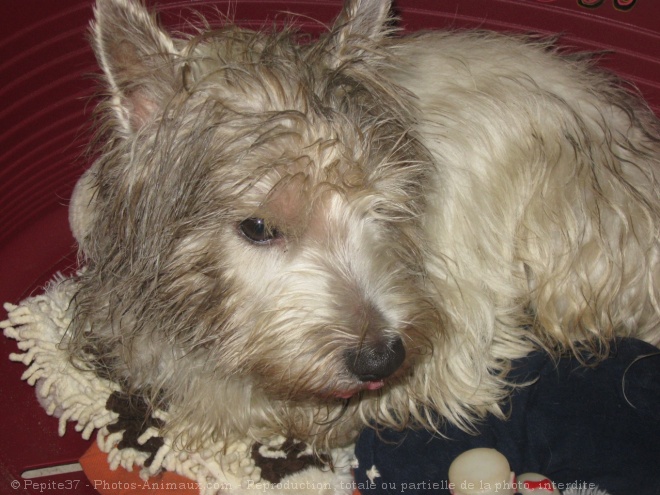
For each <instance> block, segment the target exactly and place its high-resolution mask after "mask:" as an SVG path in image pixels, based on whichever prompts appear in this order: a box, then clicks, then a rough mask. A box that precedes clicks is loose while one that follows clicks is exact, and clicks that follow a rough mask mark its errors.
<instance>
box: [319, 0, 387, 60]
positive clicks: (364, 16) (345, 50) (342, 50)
mask: <svg viewBox="0 0 660 495" xmlns="http://www.w3.org/2000/svg"><path fill="white" fill-rule="evenodd" d="M391 8H392V2H391V1H390V0H346V2H345V3H344V8H343V9H342V11H341V13H340V14H339V16H338V17H337V20H336V21H335V23H334V26H333V28H332V31H331V35H332V38H333V41H334V43H335V55H336V57H337V59H338V60H339V61H340V62H341V61H342V60H344V59H347V58H352V57H355V56H356V55H362V54H364V53H368V51H369V47H370V46H372V47H373V46H374V45H377V44H378V43H379V42H380V41H381V40H382V39H383V37H384V36H386V35H387V34H388V33H390V32H391V28H390V23H391V21H392V17H391V16H390V12H391Z"/></svg>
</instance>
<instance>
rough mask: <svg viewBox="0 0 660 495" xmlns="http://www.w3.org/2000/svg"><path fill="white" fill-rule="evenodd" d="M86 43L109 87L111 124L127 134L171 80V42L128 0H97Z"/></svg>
mask: <svg viewBox="0 0 660 495" xmlns="http://www.w3.org/2000/svg"><path fill="white" fill-rule="evenodd" d="M94 14H95V20H94V21H93V22H92V26H91V28H92V44H93V48H94V52H95V54H96V58H97V60H98V62H99V65H100V66H101V69H102V70H103V72H104V75H105V80H106V83H107V86H108V89H109V91H110V101H109V104H110V106H111V107H112V110H113V112H112V113H114V116H115V119H116V125H115V127H116V130H117V131H118V132H119V133H120V134H125V135H130V134H132V133H134V132H135V131H137V130H138V129H139V128H140V127H141V126H142V125H143V124H144V123H145V122H147V121H148V120H149V119H150V118H151V116H152V115H153V113H154V111H155V109H157V108H158V106H159V104H160V102H162V101H163V97H164V94H166V92H167V91H168V89H170V90H171V88H172V87H173V85H174V81H175V71H174V60H175V54H176V48H175V46H174V43H173V41H172V38H171V37H170V36H169V35H168V34H167V33H166V32H165V31H164V30H163V29H161V27H160V26H159V24H158V22H157V21H156V19H155V18H154V16H153V15H152V14H151V13H149V12H148V11H147V10H146V8H145V7H144V6H143V5H142V4H139V3H137V1H133V0H97V3H96V7H95V8H94Z"/></svg>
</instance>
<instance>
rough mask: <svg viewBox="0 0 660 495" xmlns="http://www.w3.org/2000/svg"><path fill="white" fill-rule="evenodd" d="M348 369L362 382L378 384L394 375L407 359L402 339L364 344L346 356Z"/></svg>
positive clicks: (347, 352) (348, 352)
mask: <svg viewBox="0 0 660 495" xmlns="http://www.w3.org/2000/svg"><path fill="white" fill-rule="evenodd" d="M344 359H345V362H346V367H347V368H348V370H349V371H350V372H351V373H352V374H353V375H355V377H356V378H357V379H358V380H360V381H361V382H378V381H381V380H383V379H385V378H387V377H388V376H390V375H391V374H393V373H394V372H395V371H396V370H397V369H399V366H401V364H402V363H403V362H404V360H405V359H406V348H405V347H404V346H403V341H402V340H401V337H395V338H392V339H380V340H377V341H375V342H367V343H364V344H363V345H362V346H361V347H360V348H358V349H351V350H348V351H346V353H345V354H344Z"/></svg>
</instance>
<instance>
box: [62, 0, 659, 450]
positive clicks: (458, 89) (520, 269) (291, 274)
mask: <svg viewBox="0 0 660 495" xmlns="http://www.w3.org/2000/svg"><path fill="white" fill-rule="evenodd" d="M390 7H391V6H390V2H387V1H382V0H348V1H347V2H346V3H345V5H344V7H343V10H342V11H341V13H340V14H339V16H338V18H337V19H336V21H335V23H334V24H333V26H332V27H330V28H329V29H328V32H327V33H325V34H324V35H322V36H321V37H320V38H319V39H318V40H315V41H313V42H301V40H300V37H299V34H297V33H296V31H295V29H293V28H288V29H283V30H281V31H275V30H273V31H259V32H255V31H250V30H246V29H241V28H239V27H236V26H234V25H232V24H231V23H229V22H228V23H226V25H225V26H224V27H222V28H221V29H217V30H212V29H210V28H208V29H206V28H205V29H200V30H199V31H198V32H196V33H194V34H192V35H189V36H184V35H179V36H178V37H174V36H173V35H171V34H169V33H168V32H167V31H166V30H164V29H163V28H162V27H161V26H160V25H159V23H158V22H157V20H156V17H155V15H154V14H153V13H151V12H149V11H148V10H147V9H146V8H145V6H144V5H142V4H141V3H138V2H137V1H133V0H98V3H97V5H96V7H95V20H94V21H93V23H92V29H91V33H92V34H91V37H92V43H93V48H94V50H95V53H96V57H97V59H98V61H99V65H100V67H101V69H102V74H103V75H102V78H103V84H104V97H103V98H102V101H101V103H100V105H99V113H98V116H99V117H98V122H99V124H98V135H97V138H96V139H95V143H96V144H97V148H96V150H97V153H98V154H97V156H98V158H97V159H96V161H95V162H94V163H93V165H92V166H91V168H90V169H89V170H88V171H87V172H86V173H85V174H84V175H83V176H82V177H81V179H80V180H79V182H78V184H77V186H76V189H75V191H74V194H73V197H72V200H71V206H70V220H71V226H72V230H73V232H74V235H75V237H76V239H77V241H78V244H79V248H80V262H81V265H82V267H83V268H82V270H81V271H80V273H79V275H77V284H78V292H77V294H76V296H75V298H74V301H73V302H74V306H75V314H74V317H73V321H72V324H71V329H72V331H71V335H72V337H71V341H70V342H69V350H70V353H71V356H72V358H74V359H78V360H82V361H83V362H86V363H87V364H88V365H89V366H92V367H93V368H94V370H96V372H97V373H98V374H99V375H100V376H103V377H107V378H110V379H112V380H113V381H115V382H117V383H119V384H120V385H121V386H122V388H123V389H124V390H125V391H126V392H127V393H130V394H134V395H139V396H140V397H142V398H144V399H145V400H147V401H148V403H149V405H150V407H152V408H154V409H167V410H168V411H169V414H170V420H169V422H168V424H167V426H166V427H167V428H171V429H172V431H174V432H178V434H179V438H180V439H181V444H182V445H186V446H199V445H204V444H205V442H209V441H228V440H231V439H232V438H238V437H241V438H245V437H249V438H255V439H259V438H263V437H266V436H269V435H284V436H286V437H292V438H296V439H299V440H304V441H306V442H308V443H309V444H310V445H313V446H315V447H319V448H320V447H328V446H329V447H332V446H340V445H348V444H350V443H351V442H352V441H354V439H355V438H356V435H357V434H358V432H359V430H360V428H362V427H363V425H365V424H366V425H374V424H377V425H383V426H388V427H392V428H414V427H423V428H429V429H431V430H438V429H439V428H440V427H441V425H442V424H444V423H445V422H447V421H449V422H452V423H453V424H456V425H459V426H461V427H462V428H465V429H470V428H471V427H472V426H473V425H474V424H475V422H477V421H478V420H479V419H480V418H483V417H484V416H485V415H486V414H495V415H503V414H505V408H504V406H503V404H504V403H505V401H506V397H507V395H508V394H510V393H511V390H512V387H513V385H511V384H510V383H509V380H508V378H507V376H508V372H509V370H510V368H511V363H512V361H513V360H515V359H517V358H520V357H522V356H525V355H526V354H528V353H529V352H530V351H532V350H535V349H546V350H547V351H548V352H550V353H552V354H553V355H561V354H562V353H566V352H572V353H575V354H577V355H579V356H582V357H583V358H584V360H585V361H588V360H590V359H592V358H594V357H595V358H599V357H600V358H602V357H604V356H606V355H607V354H608V352H609V349H610V347H611V345H612V342H614V341H615V339H616V337H618V336H634V337H636V338H640V339H644V340H646V341H649V342H651V343H654V344H656V345H657V344H658V342H659V341H660V331H659V330H658V325H659V323H660V307H659V303H658V301H659V298H660V294H659V291H658V281H659V279H660V243H659V238H658V235H659V229H660V197H659V191H660V187H659V183H658V177H657V174H658V171H659V170H660V125H659V123H658V120H657V119H656V117H655V116H654V115H653V113H652V112H651V111H650V110H649V109H648V108H647V107H646V106H645V104H644V103H643V102H642V100H641V99H640V98H639V97H638V96H636V95H635V94H634V91H629V90H628V89H626V88H625V85H624V84H622V83H620V82H619V81H618V80H617V79H616V78H615V77H613V76H611V75H608V74H606V73H605V72H603V71H601V70H599V69H598V68H596V67H594V64H593V63H592V62H591V61H590V60H589V58H588V57H585V56H583V55H575V54H565V53H563V52H562V51H561V50H560V49H558V48H556V47H555V46H554V43H553V42H551V41H548V40H544V39H538V38H534V37H529V36H527V37H523V36H517V35H503V34H495V33H488V32H478V31H468V32H461V31H453V32H452V31H438V32H424V33H415V34H412V35H406V36H404V35H400V34H399V33H398V32H397V31H396V28H395V27H394V22H393V17H392V15H391V12H390Z"/></svg>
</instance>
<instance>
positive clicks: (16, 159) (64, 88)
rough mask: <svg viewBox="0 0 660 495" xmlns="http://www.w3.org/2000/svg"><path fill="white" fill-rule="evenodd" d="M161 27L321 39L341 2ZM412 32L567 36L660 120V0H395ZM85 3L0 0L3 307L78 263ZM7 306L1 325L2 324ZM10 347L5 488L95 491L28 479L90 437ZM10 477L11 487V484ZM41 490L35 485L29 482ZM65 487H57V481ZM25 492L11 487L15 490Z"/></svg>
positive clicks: (0, 349) (1, 458) (227, 6)
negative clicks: (267, 30)
mask: <svg viewBox="0 0 660 495" xmlns="http://www.w3.org/2000/svg"><path fill="white" fill-rule="evenodd" d="M148 3H149V4H156V5H158V6H159V8H160V9H161V11H162V15H161V18H162V20H163V22H164V23H165V24H167V25H169V26H172V27H174V28H176V29H185V26H186V24H185V22H184V19H185V18H186V17H187V16H186V13H187V12H188V13H190V11H191V10H198V11H201V12H203V13H206V14H207V15H208V16H209V19H211V20H213V19H216V20H218V21H219V17H218V16H217V14H215V13H214V12H215V11H216V10H215V9H217V10H218V11H220V12H223V13H228V14H229V15H230V17H232V18H234V19H235V20H236V22H237V23H239V24H242V25H244V26H247V27H253V28H258V27H260V26H263V25H265V24H268V25H271V24H273V23H282V22H285V21H286V20H287V19H291V18H292V15H290V13H297V14H302V15H301V16H300V17H298V18H297V21H296V22H297V24H298V25H299V26H300V28H301V29H302V30H305V31H309V32H312V33H315V34H317V33H319V32H320V31H321V29H322V24H319V23H316V22H313V21H312V20H311V19H317V20H319V21H321V22H322V23H325V24H328V23H329V22H331V21H332V19H333V18H334V16H335V15H336V14H337V13H338V11H339V8H340V3H341V2H340V0H318V1H317V0H306V1H305V0H288V1H284V0H258V1H253V0H232V1H231V2H229V1H220V0H218V1H207V2H202V1H197V0H187V1H184V0H178V1H175V0H162V1H159V2H153V1H152V2H148ZM396 9H397V12H398V13H399V15H400V16H401V19H402V25H403V27H404V28H405V29H406V30H410V31H413V30H418V29H427V28H464V27H469V28H475V27H477V28H484V29H495V30H500V31H517V32H521V31H522V32H536V33H544V34H558V33H559V34H561V35H562V36H561V43H562V44H564V45H568V46H570V47H574V48H575V49H578V50H589V51H596V52H607V53H606V55H605V56H604V57H603V58H602V63H603V65H605V66H606V67H608V68H610V69H612V70H613V71H615V72H618V73H619V74H620V75H622V76H623V77H624V78H626V79H628V80H630V81H631V82H633V83H634V84H635V85H636V86H637V87H638V88H639V90H640V91H641V92H642V93H643V94H644V95H645V97H646V99H647V100H648V102H649V104H650V105H651V107H653V108H654V109H655V111H656V112H658V113H660V2H657V1H656V0H636V1H635V0H399V1H398V2H396ZM91 15H92V8H91V2H90V1H89V0H67V1H64V0H62V1H43V0H21V1H20V2H19V1H18V0H5V1H2V2H0V19H2V23H3V28H2V31H0V102H2V106H1V107H0V130H1V131H2V132H1V133H0V198H1V199H0V201H1V203H0V227H1V228H0V301H1V302H5V301H8V302H12V303H17V302H19V301H20V300H22V299H24V298H26V297H28V296H30V295H33V294H36V293H38V292H39V290H40V287H42V286H43V284H44V283H45V282H47V281H48V280H49V279H50V278H51V277H52V276H53V274H55V273H56V272H58V271H62V272H64V273H70V272H71V271H72V270H73V269H74V268H75V258H76V256H75V247H74V243H73V239H72V237H71V234H70V232H69V228H68V223H67V204H68V198H69V196H70V193H71V190H72V188H73V186H74V184H75V181H76V179H77V177H78V176H79V175H80V174H81V173H82V171H83V170H84V169H85V167H86V166H87V165H88V159H87V158H86V155H85V149H86V142H87V140H88V138H89V130H88V122H89V119H90V115H91V112H92V109H93V107H94V99H93V96H92V95H93V94H94V89H95V83H94V78H93V77H90V75H91V74H94V73H96V72H97V70H96V67H95V62H94V57H93V55H92V53H91V51H90V50H89V48H88V44H87V41H86V34H87V26H88V23H89V20H90V18H91ZM5 316H6V315H5V313H4V311H2V314H1V315H0V317H1V318H3V319H4V318H5ZM14 351H16V344H15V342H13V341H9V340H6V339H4V338H0V370H1V372H0V391H1V393H2V403H1V405H0V408H1V412H0V418H2V419H1V420H0V441H1V442H2V443H1V444H0V473H1V479H0V493H17V494H18V493H26V494H32V493H35V494H36V493H48V494H52V495H55V494H71V493H80V494H86V493H95V492H94V490H93V488H92V487H91V486H89V484H88V482H87V481H86V480H85V478H84V476H83V475H82V474H81V473H74V474H68V475H55V476H51V477H46V478H41V479H39V480H33V481H31V482H29V481H27V480H23V479H22V478H21V475H22V473H24V472H25V471H26V470H28V469H35V468H40V467H50V466H57V465H61V464H66V463H71V462H76V461H77V459H78V458H79V457H80V455H81V454H82V453H83V452H84V451H85V450H86V448H87V445H88V442H84V441H82V440H81V439H80V437H79V435H78V434H77V433H76V432H75V431H73V428H72V427H70V428H69V429H68V432H67V434H66V435H65V436H64V437H63V438H60V437H58V435H57V420H55V419H53V418H50V417H48V416H47V415H46V413H45V412H44V411H43V410H42V409H41V407H40V406H39V405H38V403H37V401H36V399H35V394H34V390H33V389H32V387H30V386H28V385H27V384H25V383H23V382H21V380H20V376H21V374H22V373H23V371H24V366H23V365H21V364H17V363H11V362H10V361H9V360H8V357H7V356H8V355H9V353H10V352H14ZM12 482H14V484H12ZM36 482H39V483H43V485H41V486H36V485H34V484H33V483H36ZM57 482H59V483H63V484H62V485H60V486H61V487H62V489H58V488H57V485H56V484H55V483H57ZM16 486H17V487H18V488H14V487H16Z"/></svg>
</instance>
